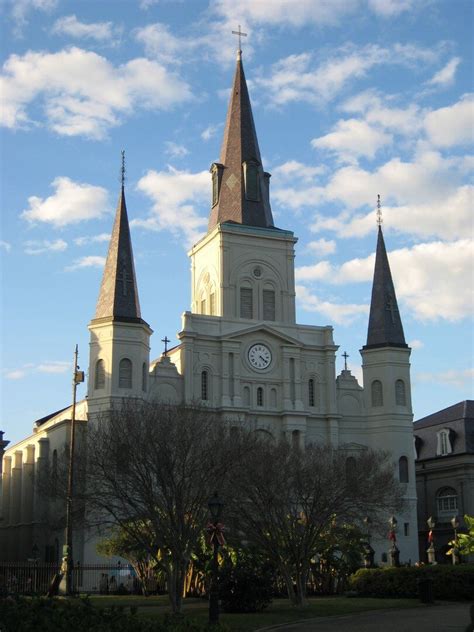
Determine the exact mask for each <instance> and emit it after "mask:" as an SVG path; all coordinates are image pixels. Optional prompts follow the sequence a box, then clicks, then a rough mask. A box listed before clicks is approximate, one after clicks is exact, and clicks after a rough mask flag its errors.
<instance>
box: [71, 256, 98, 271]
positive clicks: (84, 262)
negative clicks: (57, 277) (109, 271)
mask: <svg viewBox="0 0 474 632" xmlns="http://www.w3.org/2000/svg"><path fill="white" fill-rule="evenodd" d="M104 265H105V257H99V256H97V255H89V256H88V257H81V258H80V259H76V260H75V261H74V262H73V263H72V264H71V265H70V266H67V267H66V268H64V270H65V271H66V272H73V271H74V270H80V269H82V268H103V267H104Z"/></svg>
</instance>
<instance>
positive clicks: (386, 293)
mask: <svg viewBox="0 0 474 632" xmlns="http://www.w3.org/2000/svg"><path fill="white" fill-rule="evenodd" d="M377 347H405V348H406V347H408V345H407V344H406V342H405V335H404V333H403V326H402V320H401V318H400V311H399V309H398V304H397V297H396V294H395V287H394V285H393V281H392V274H391V272H390V265H389V262H388V257H387V251H386V249H385V242H384V238H383V233H382V227H381V225H380V224H379V228H378V238H377V251H376V255H375V268H374V281H373V285H372V298H371V301H370V315H369V328H368V331H367V344H366V345H365V346H364V347H363V348H364V349H372V348H377Z"/></svg>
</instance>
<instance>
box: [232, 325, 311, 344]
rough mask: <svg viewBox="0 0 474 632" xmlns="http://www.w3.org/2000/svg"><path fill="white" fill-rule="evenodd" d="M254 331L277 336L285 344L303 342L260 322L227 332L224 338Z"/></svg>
mask: <svg viewBox="0 0 474 632" xmlns="http://www.w3.org/2000/svg"><path fill="white" fill-rule="evenodd" d="M255 333H260V334H261V333H266V334H267V335H269V336H272V337H274V338H277V339H278V340H280V341H283V342H285V343H286V344H290V345H294V346H295V347H302V346H303V344H302V343H301V342H300V341H299V340H297V339H296V338H293V337H292V336H288V335H287V334H283V333H282V332H281V331H278V330H277V329H274V328H273V327H270V326H268V325H262V324H258V325H252V326H251V327H246V328H245V329H239V331H236V332H233V333H231V334H227V336H226V339H230V340H235V339H236V338H242V336H248V335H249V334H255Z"/></svg>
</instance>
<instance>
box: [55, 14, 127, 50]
mask: <svg viewBox="0 0 474 632" xmlns="http://www.w3.org/2000/svg"><path fill="white" fill-rule="evenodd" d="M51 32H52V33H54V34H55V35H67V36H68V37H75V38H77V39H91V40H94V41H96V42H104V43H109V44H111V43H113V41H114V40H115V38H116V37H117V36H119V35H120V29H118V28H117V27H115V26H114V24H113V23H112V22H89V23H85V22H80V21H79V20H78V19H77V17H76V16H75V15H67V16H64V17H62V18H59V19H58V20H56V22H55V23H54V24H53V27H52V29H51Z"/></svg>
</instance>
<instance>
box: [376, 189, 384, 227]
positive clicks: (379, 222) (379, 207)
mask: <svg viewBox="0 0 474 632" xmlns="http://www.w3.org/2000/svg"><path fill="white" fill-rule="evenodd" d="M382 223H383V218H382V205H381V204H380V194H379V195H377V226H382Z"/></svg>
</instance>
